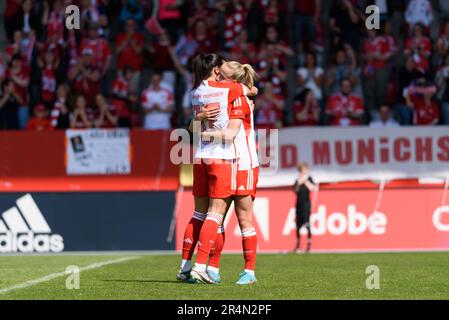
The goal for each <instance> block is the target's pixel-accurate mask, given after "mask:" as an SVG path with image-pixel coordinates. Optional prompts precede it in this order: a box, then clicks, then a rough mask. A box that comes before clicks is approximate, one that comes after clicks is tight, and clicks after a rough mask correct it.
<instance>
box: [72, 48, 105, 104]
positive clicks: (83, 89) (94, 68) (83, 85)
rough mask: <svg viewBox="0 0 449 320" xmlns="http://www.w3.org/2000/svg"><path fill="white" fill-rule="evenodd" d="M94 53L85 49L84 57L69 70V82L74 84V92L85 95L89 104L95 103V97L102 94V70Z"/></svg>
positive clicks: (89, 49)
mask: <svg viewBox="0 0 449 320" xmlns="http://www.w3.org/2000/svg"><path fill="white" fill-rule="evenodd" d="M93 54H94V52H93V51H92V49H91V48H84V49H83V51H82V57H81V59H79V61H78V62H77V64H76V65H75V66H73V67H72V68H71V69H70V70H69V75H68V77H69V80H70V81H71V82H72V83H73V91H74V92H75V93H78V94H83V95H84V96H85V98H86V99H87V102H88V103H89V104H94V103H95V96H96V95H97V94H99V93H100V79H101V69H100V68H99V67H98V65H97V64H96V63H95V58H94V57H93Z"/></svg>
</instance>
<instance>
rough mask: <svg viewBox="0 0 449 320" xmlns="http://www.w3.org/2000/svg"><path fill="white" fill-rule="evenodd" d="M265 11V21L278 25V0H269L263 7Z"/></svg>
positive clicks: (268, 23)
mask: <svg viewBox="0 0 449 320" xmlns="http://www.w3.org/2000/svg"><path fill="white" fill-rule="evenodd" d="M318 1H319V0H318ZM263 11H264V23H265V24H266V25H277V24H278V22H279V3H278V0H268V4H267V5H266V6H264V7H263Z"/></svg>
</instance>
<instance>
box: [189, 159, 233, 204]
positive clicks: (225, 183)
mask: <svg viewBox="0 0 449 320" xmlns="http://www.w3.org/2000/svg"><path fill="white" fill-rule="evenodd" d="M236 175H237V162H236V161H235V160H222V159H206V160H204V159H201V162H200V163H195V164H194V165H193V195H194V196H196V197H201V198H206V197H207V198H218V199H226V198H229V197H231V196H232V195H234V193H235V190H236V185H237V182H236V178H237V177H236Z"/></svg>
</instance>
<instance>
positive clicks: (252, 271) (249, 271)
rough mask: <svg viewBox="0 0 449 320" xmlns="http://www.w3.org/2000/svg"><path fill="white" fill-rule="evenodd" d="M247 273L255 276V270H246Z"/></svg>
mask: <svg viewBox="0 0 449 320" xmlns="http://www.w3.org/2000/svg"><path fill="white" fill-rule="evenodd" d="M245 272H247V273H249V274H250V275H252V276H254V275H255V274H254V270H249V269H245Z"/></svg>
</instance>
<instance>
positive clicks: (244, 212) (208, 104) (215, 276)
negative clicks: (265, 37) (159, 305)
mask: <svg viewBox="0 0 449 320" xmlns="http://www.w3.org/2000/svg"><path fill="white" fill-rule="evenodd" d="M193 73H194V88H193V90H192V92H191V96H192V104H193V109H194V113H195V118H194V120H193V121H192V124H191V127H190V129H191V130H192V131H193V133H194V137H197V139H196V141H195V142H196V143H195V149H196V150H195V156H194V158H195V159H194V169H193V172H194V173H193V176H194V186H193V196H194V200H195V201H194V202H195V210H194V213H193V216H192V218H191V220H190V221H189V223H188V225H187V227H186V230H185V234H184V239H183V251H182V262H181V270H180V272H179V273H178V275H177V279H178V280H180V281H186V282H187V281H188V282H201V283H208V284H216V283H220V281H221V277H220V273H219V263H220V257H221V252H222V249H223V246H224V238H225V235H224V228H223V221H224V218H225V216H226V213H227V211H228V209H229V207H230V205H231V203H232V201H234V206H235V211H236V213H237V219H238V222H239V225H240V229H241V230H242V246H243V252H244V259H245V269H244V272H243V273H242V274H241V275H240V279H239V280H238V281H237V282H236V283H237V284H252V283H255V282H256V277H255V273H254V270H255V262H256V252H257V234H256V230H255V228H254V226H253V221H252V217H253V215H252V212H253V201H254V197H255V194H256V185H257V181H258V166H259V163H258V159H257V152H256V142H255V131H254V120H253V111H254V105H253V103H252V102H251V101H250V100H249V99H248V98H247V96H254V95H256V94H257V88H255V87H254V80H255V77H256V74H255V72H254V70H253V68H252V67H251V66H249V65H241V64H240V63H238V62H235V61H231V62H227V61H225V60H224V59H223V58H222V57H221V56H220V55H217V54H201V55H198V56H197V57H196V58H195V59H194V61H193ZM197 243H198V254H197V259H196V263H195V265H194V266H193V268H192V267H191V259H192V256H193V253H194V250H195V246H196V244H197Z"/></svg>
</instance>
